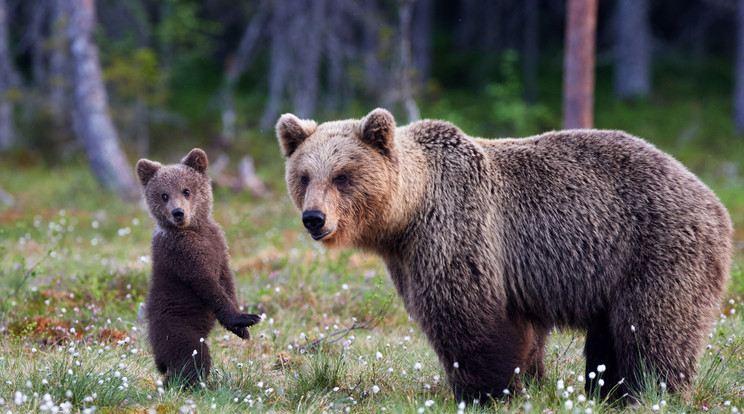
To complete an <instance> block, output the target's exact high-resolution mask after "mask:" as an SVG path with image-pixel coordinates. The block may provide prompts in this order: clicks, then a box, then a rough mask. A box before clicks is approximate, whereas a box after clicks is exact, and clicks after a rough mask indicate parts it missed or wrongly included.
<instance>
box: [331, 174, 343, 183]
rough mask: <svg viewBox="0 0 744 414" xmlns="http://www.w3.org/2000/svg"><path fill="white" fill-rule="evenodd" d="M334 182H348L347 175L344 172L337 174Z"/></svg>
mask: <svg viewBox="0 0 744 414" xmlns="http://www.w3.org/2000/svg"><path fill="white" fill-rule="evenodd" d="M333 182H334V183H336V184H343V183H345V182H346V176H345V175H344V174H340V175H337V176H336V178H334V179H333Z"/></svg>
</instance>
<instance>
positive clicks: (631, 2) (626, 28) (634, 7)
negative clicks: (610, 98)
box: [614, 0, 651, 98]
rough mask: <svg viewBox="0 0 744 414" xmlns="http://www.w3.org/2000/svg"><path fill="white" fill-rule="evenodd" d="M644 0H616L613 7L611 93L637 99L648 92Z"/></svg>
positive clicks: (648, 47)
mask: <svg viewBox="0 0 744 414" xmlns="http://www.w3.org/2000/svg"><path fill="white" fill-rule="evenodd" d="M648 13H649V4H648V0H618V2H617V8H616V9H615V23H616V25H617V33H616V37H615V74H614V78H615V95H616V96H618V97H620V98H640V97H643V96H646V95H648V94H649V92H651V33H650V29H649V22H648V18H649V16H648Z"/></svg>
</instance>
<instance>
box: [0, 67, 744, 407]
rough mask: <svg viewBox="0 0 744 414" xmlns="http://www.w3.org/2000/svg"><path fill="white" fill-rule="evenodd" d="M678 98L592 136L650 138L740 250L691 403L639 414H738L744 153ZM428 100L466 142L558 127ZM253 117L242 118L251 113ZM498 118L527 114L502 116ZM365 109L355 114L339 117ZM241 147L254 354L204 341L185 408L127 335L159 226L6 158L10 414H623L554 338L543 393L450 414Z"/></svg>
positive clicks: (433, 361)
mask: <svg viewBox="0 0 744 414" xmlns="http://www.w3.org/2000/svg"><path fill="white" fill-rule="evenodd" d="M606 80H607V76H606V73H604V74H603V72H602V70H601V69H600V72H599V75H598V88H605V89H606V88H607V85H606ZM544 82H545V84H546V87H544V88H543V87H541V91H543V92H541V93H543V99H545V100H547V101H548V102H550V101H555V100H556V98H559V90H558V91H557V92H556V91H555V87H553V89H551V88H550V85H558V86H559V85H560V80H559V79H557V80H556V79H551V78H550V77H546V79H545V80H544ZM669 82H672V83H670V84H669V85H667V83H669ZM674 82H675V78H674V76H669V77H665V78H664V79H660V82H659V88H658V89H659V90H658V92H657V93H656V94H655V96H654V98H653V99H650V100H648V101H641V102H635V103H621V102H616V101H613V100H609V99H605V98H602V97H603V96H607V94H604V95H598V99H597V119H596V123H597V126H598V127H601V128H622V129H626V130H628V131H629V132H631V133H633V134H636V135H639V136H643V137H646V138H649V139H650V140H651V141H652V142H654V143H655V144H656V145H657V146H659V147H660V148H662V149H664V150H666V151H668V152H671V153H672V154H674V155H675V156H676V157H678V158H679V159H680V160H681V161H682V162H684V163H685V164H686V165H688V166H689V167H690V168H691V169H692V170H693V171H694V172H695V173H697V174H698V175H699V176H700V177H701V178H702V179H703V180H704V181H705V182H706V183H708V184H709V185H710V186H711V187H712V188H713V189H714V191H715V192H716V193H717V194H718V196H719V197H720V198H721V200H722V201H723V202H724V203H725V204H726V205H727V207H728V209H729V211H730V212H731V216H732V219H733V220H734V222H735V226H736V229H737V232H736V234H737V236H736V238H737V240H738V244H737V247H736V252H735V260H734V264H733V272H732V279H731V281H730V283H729V289H728V293H727V296H726V298H725V301H724V302H723V303H722V304H721V315H720V318H719V319H718V321H717V322H716V324H715V326H714V327H713V329H712V331H711V333H710V339H709V344H708V346H707V349H706V350H705V353H704V355H703V357H702V358H701V362H700V364H699V367H698V375H697V376H696V377H695V378H694V380H693V387H692V389H691V391H690V395H689V396H687V397H686V398H684V397H683V396H680V395H670V394H668V393H666V391H665V390H664V389H662V388H658V389H656V388H652V389H649V390H648V392H647V393H646V394H645V395H643V396H642V398H641V400H640V401H639V404H638V407H635V408H636V410H635V411H639V412H662V413H664V412H670V413H680V412H686V413H691V412H710V413H713V412H715V413H737V412H739V411H744V362H743V361H742V355H744V352H743V349H742V348H743V347H744V320H743V319H742V316H741V315H742V314H743V313H744V304H743V302H742V297H743V296H744V271H743V270H742V268H743V266H744V252H743V247H744V246H743V245H742V242H741V240H744V172H742V168H744V163H743V162H742V161H744V144H742V142H743V141H741V139H738V138H736V137H735V134H734V133H733V131H732V128H731V126H730V125H729V124H730V118H729V114H730V113H731V111H730V109H731V108H730V105H727V104H723V103H722V102H728V101H727V100H724V99H722V98H721V97H722V96H728V92H727V91H726V90H724V86H722V85H719V84H718V83H716V82H710V83H707V84H705V85H704V87H698V86H696V85H692V88H693V89H692V90H687V89H684V88H681V87H679V86H680V85H688V84H690V83H691V82H689V80H687V79H682V80H678V81H677V82H676V83H674ZM603 85H604V86H603ZM703 91H709V93H710V94H711V95H715V99H712V98H711V100H710V103H707V104H701V103H700V101H697V100H696V101H692V100H689V99H684V98H683V97H684V96H697V97H698V98H697V99H701V100H704V99H707V98H708V96H707V95H705V93H703ZM429 93H430V94H431V96H429V98H430V99H428V100H429V101H431V102H432V104H431V105H429V106H424V107H423V108H422V113H423V114H424V115H425V116H427V117H431V118H442V119H448V120H451V121H453V122H455V123H457V124H458V125H459V126H461V127H462V128H463V130H465V131H466V132H467V133H469V134H471V135H479V136H494V135H497V134H498V133H499V130H498V128H494V126H493V125H491V124H489V123H488V122H487V121H484V122H478V121H477V120H479V119H483V120H488V119H491V118H492V117H493V116H494V114H496V115H499V114H501V115H500V116H503V117H505V119H506V120H507V121H508V120H512V121H514V123H513V125H511V126H509V127H508V128H507V129H508V130H509V131H512V133H514V134H518V135H524V134H528V133H536V132H540V131H542V130H549V129H553V128H558V125H559V120H557V117H556V116H555V115H552V116H551V115H550V113H548V112H545V113H533V112H530V111H531V110H529V109H527V108H524V107H519V106H518V105H517V104H516V102H517V101H519V100H520V99H521V98H520V97H519V96H516V95H513V94H511V95H510V92H508V91H507V92H504V90H500V89H498V88H495V89H494V88H487V90H486V92H485V93H486V95H489V94H492V95H493V94H495V96H490V97H489V96H485V97H481V99H480V100H479V101H477V103H473V102H472V101H473V99H472V93H471V94H463V95H458V94H457V93H452V94H449V95H447V96H446V97H442V96H438V95H437V93H436V92H429ZM706 93H707V92H706ZM556 94H558V95H556ZM495 98H499V99H495ZM486 99H489V100H488V101H486ZM726 99H728V98H726ZM484 102H497V103H489V104H485V105H484V104H483V103H484ZM499 102H501V104H499ZM512 104H514V105H512ZM250 105H251V104H250V102H246V103H245V107H243V108H242V111H241V113H256V112H255V111H253V112H251V109H252V108H250ZM507 107H509V108H517V109H519V108H521V111H522V112H519V113H516V114H513V113H512V114H509V113H506V114H504V113H503V110H504V108H507ZM370 109H371V107H368V106H366V107H364V108H358V109H354V108H351V109H350V113H347V114H345V116H361V115H362V114H364V113H366V112H367V111H368V110H370ZM515 110H516V109H515ZM557 112H559V111H553V114H555V113H557ZM517 121H518V122H517ZM507 123H508V122H507ZM244 138H245V139H243V140H241V141H240V142H238V143H237V144H236V147H237V148H235V149H234V150H233V152H234V153H236V154H240V155H242V154H243V153H246V152H250V153H251V154H252V155H253V157H254V158H255V159H256V168H257V171H258V173H259V174H260V175H261V176H262V178H264V179H265V180H266V182H267V184H268V186H269V187H270V189H271V194H270V195H269V196H268V197H266V198H261V199H259V198H255V197H252V196H250V195H248V194H245V193H239V194H236V193H233V192H232V191H231V190H230V189H228V188H225V187H216V188H215V197H214V200H215V206H214V215H215V218H216V220H217V221H218V222H219V223H220V224H221V225H222V227H223V228H224V230H225V233H226V236H227V239H228V243H229V245H230V248H231V258H232V267H233V269H234V271H235V276H236V283H237V287H238V296H239V298H240V301H241V303H242V304H243V305H244V306H245V310H246V311H247V312H248V311H249V312H252V313H259V314H264V321H263V322H262V323H260V324H259V325H257V326H255V327H253V328H251V334H252V339H251V340H250V341H242V340H240V339H238V338H237V337H236V336H234V335H232V334H230V333H229V332H228V331H226V330H225V329H223V328H221V327H219V326H218V327H217V328H216V329H215V330H214V331H213V333H212V335H211V336H210V337H209V338H206V341H205V343H206V344H207V345H208V346H209V347H210V349H211V353H212V357H213V371H212V375H211V376H210V377H209V378H207V379H205V381H204V382H203V383H202V384H201V386H200V387H197V389H195V390H191V391H186V390H179V389H163V387H162V383H161V382H159V380H160V375H159V373H158V372H157V371H156V369H155V366H154V363H153V360H152V355H151V352H150V349H149V346H148V344H147V340H146V337H145V332H146V326H145V325H144V324H143V321H141V320H138V318H137V315H138V310H139V306H140V303H142V302H143V301H144V299H145V296H146V293H147V288H148V278H149V271H150V265H151V263H150V257H149V254H150V252H149V241H150V235H151V231H152V228H153V224H152V222H151V219H150V218H149V216H148V215H147V212H146V211H145V209H144V206H143V205H142V204H127V203H124V202H122V201H120V200H119V199H118V198H117V197H116V196H115V195H113V194H110V193H107V192H105V191H103V190H101V189H100V188H99V187H98V186H97V184H96V182H95V181H94V179H93V178H92V176H91V175H90V173H89V172H88V169H87V166H86V165H85V163H84V162H82V161H81V160H78V161H74V160H73V161H71V162H65V163H64V164H62V165H60V164H52V165H50V164H48V163H43V162H39V161H37V160H35V159H34V158H33V157H26V156H17V157H16V156H8V157H6V158H2V159H0V177H2V178H1V179H0V187H2V189H3V190H5V191H6V192H8V193H10V194H11V195H13V197H15V204H14V205H13V206H5V205H0V307H1V309H0V410H1V411H2V412H14V413H16V412H39V411H49V412H87V413H90V412H94V411H95V412H138V413H141V412H158V413H162V412H184V413H186V412H270V413H273V412H308V413H316V412H317V413H320V412H383V411H386V412H405V413H416V412H427V413H428V412H448V413H456V412H472V413H476V412H478V413H479V412H493V411H497V412H533V413H557V412H566V413H575V412H578V413H590V412H594V413H600V412H618V411H623V410H625V408H623V407H614V406H611V405H607V404H604V403H603V402H602V401H599V400H597V399H596V398H592V396H587V395H584V391H583V390H584V386H583V385H584V381H585V378H584V362H583V355H582V349H583V341H584V333H582V332H579V331H560V332H553V333H551V336H550V339H549V342H548V349H547V352H546V354H547V361H546V366H547V368H548V376H547V379H545V380H544V381H543V382H540V383H527V384H525V388H524V389H523V390H522V391H521V392H520V393H517V395H513V396H512V398H510V399H509V400H507V401H497V402H496V403H495V404H494V405H492V406H490V407H473V406H467V407H464V406H460V401H455V400H454V399H453V397H452V394H451V391H450V388H449V386H448V385H447V383H446V380H445V378H444V375H443V371H442V369H441V367H440V366H439V363H438V361H437V358H436V355H435V354H434V352H433V351H432V349H431V348H430V347H429V345H428V344H427V342H426V339H425V337H424V336H423V334H422V333H421V332H420V330H419V329H418V327H417V326H416V324H415V323H413V322H412V321H411V320H410V319H409V318H408V316H407V314H406V312H405V310H404V309H403V306H402V303H401V301H400V300H399V299H398V298H397V296H396V294H395V291H394V288H393V286H392V284H391V283H390V281H389V279H388V277H387V275H386V274H385V269H384V266H383V265H382V263H381V261H380V260H379V259H378V258H376V257H373V256H369V255H366V254H363V253H360V252H356V251H351V250H345V251H327V250H326V249H324V248H323V247H322V246H321V245H319V244H318V243H314V242H312V240H311V239H310V238H309V237H308V236H307V235H306V234H305V233H304V231H303V229H302V225H301V222H300V219H299V215H298V214H297V212H296V211H295V209H294V207H293V206H292V204H291V202H290V200H289V198H288V196H287V195H286V189H285V187H284V183H283V169H284V166H283V160H282V159H281V158H280V156H279V150H278V147H277V144H276V142H275V140H274V138H273V136H272V131H263V132H258V131H251V132H250V133H247V134H246V136H245V137H244ZM176 141H177V140H175V139H174V140H172V141H171V142H176ZM169 145H170V144H169ZM196 145H199V144H194V145H192V144H191V143H188V144H184V145H183V147H181V146H180V144H179V146H178V148H169V149H163V148H161V146H162V144H161V146H159V147H158V150H157V151H159V153H160V155H153V156H152V157H153V158H155V159H157V160H159V161H164V162H175V161H177V160H178V159H179V158H180V157H181V156H183V155H184V154H186V153H187V151H188V150H189V149H190V148H191V147H192V146H196ZM204 148H205V149H206V150H207V152H208V153H209V154H210V157H212V155H213V153H212V152H210V149H209V147H208V146H205V147H204ZM130 154H131V151H130ZM212 159H214V158H212ZM130 160H132V161H133V160H134V157H133V156H131V155H130ZM195 358H198V354H197V355H196V356H195ZM600 375H601V373H600ZM610 385H611V384H608V386H610Z"/></svg>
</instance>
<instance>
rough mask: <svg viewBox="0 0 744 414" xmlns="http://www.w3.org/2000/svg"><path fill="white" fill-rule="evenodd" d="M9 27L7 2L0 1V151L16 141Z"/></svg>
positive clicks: (14, 84) (16, 75) (13, 76)
mask: <svg viewBox="0 0 744 414" xmlns="http://www.w3.org/2000/svg"><path fill="white" fill-rule="evenodd" d="M8 25H9V18H8V4H7V1H6V0H0V151H3V150H6V149H8V148H9V147H10V146H11V145H12V144H13V141H14V137H13V103H12V101H11V100H10V97H9V96H8V94H9V92H10V89H11V88H13V87H14V86H16V85H17V84H18V74H17V73H16V71H15V68H13V59H12V56H11V54H10V45H9V42H8Z"/></svg>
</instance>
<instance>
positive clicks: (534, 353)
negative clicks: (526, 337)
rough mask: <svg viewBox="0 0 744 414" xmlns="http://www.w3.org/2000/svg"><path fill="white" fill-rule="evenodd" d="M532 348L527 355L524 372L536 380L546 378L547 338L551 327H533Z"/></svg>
mask: <svg viewBox="0 0 744 414" xmlns="http://www.w3.org/2000/svg"><path fill="white" fill-rule="evenodd" d="M532 331H533V333H532V349H531V350H530V354H529V356H528V357H527V362H526V364H525V370H524V373H525V375H526V376H531V377H532V378H534V379H535V380H538V381H539V380H541V379H543V378H545V340H546V339H547V336H548V333H549V332H550V328H543V327H538V326H534V325H533V327H532Z"/></svg>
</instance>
